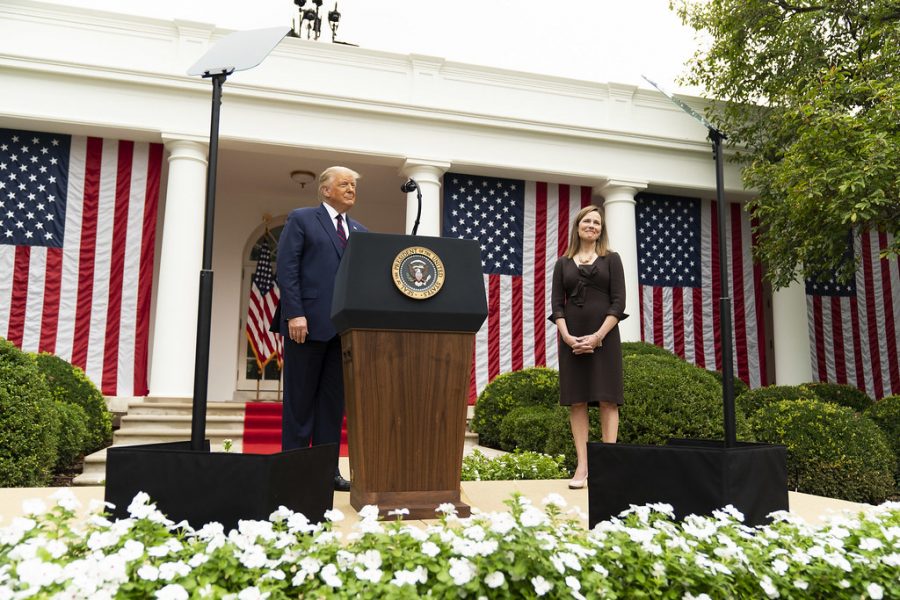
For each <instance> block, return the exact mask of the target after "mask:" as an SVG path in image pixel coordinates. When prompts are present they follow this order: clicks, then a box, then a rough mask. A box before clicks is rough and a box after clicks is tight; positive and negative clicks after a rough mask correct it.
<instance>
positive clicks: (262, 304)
mask: <svg viewBox="0 0 900 600" xmlns="http://www.w3.org/2000/svg"><path fill="white" fill-rule="evenodd" d="M276 306H278V286H277V285H275V277H274V275H273V274H272V252H271V250H270V249H269V242H268V241H263V242H262V244H261V245H260V248H259V255H258V257H257V259H256V270H255V272H254V273H253V280H252V282H251V283H250V301H249V302H248V303H247V329H246V333H247V340H249V342H250V348H252V349H253V354H254V356H256V364H257V365H258V366H259V371H260V373H262V370H263V367H265V366H266V364H267V363H268V362H269V361H270V360H272V358H277V360H278V364H279V365H280V364H281V352H280V344H281V336H280V335H278V334H276V333H273V332H271V331H269V324H270V323H271V322H272V316H273V315H274V314H275V307H276Z"/></svg>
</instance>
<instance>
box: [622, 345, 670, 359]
mask: <svg viewBox="0 0 900 600" xmlns="http://www.w3.org/2000/svg"><path fill="white" fill-rule="evenodd" d="M635 354H652V355H653V356H665V357H666V358H672V359H675V360H682V359H681V358H680V357H679V356H678V355H677V354H675V353H674V352H671V351H669V350H666V349H665V348H662V347H660V346H657V345H655V344H651V343H649V342H622V356H632V355H635Z"/></svg>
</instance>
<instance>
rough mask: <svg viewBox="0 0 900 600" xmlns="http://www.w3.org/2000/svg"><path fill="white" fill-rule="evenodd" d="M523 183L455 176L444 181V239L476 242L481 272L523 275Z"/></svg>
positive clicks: (510, 180)
mask: <svg viewBox="0 0 900 600" xmlns="http://www.w3.org/2000/svg"><path fill="white" fill-rule="evenodd" d="M524 214H525V182H523V181H520V180H515V179H500V178H497V177H474V176H454V177H453V178H452V179H450V181H449V185H447V182H446V180H445V191H444V227H443V229H444V231H443V235H444V236H445V237H455V238H459V239H464V240H478V242H479V243H480V244H481V266H482V270H483V271H484V272H485V273H487V274H489V275H519V276H521V275H522V239H523V232H524V228H525V218H524Z"/></svg>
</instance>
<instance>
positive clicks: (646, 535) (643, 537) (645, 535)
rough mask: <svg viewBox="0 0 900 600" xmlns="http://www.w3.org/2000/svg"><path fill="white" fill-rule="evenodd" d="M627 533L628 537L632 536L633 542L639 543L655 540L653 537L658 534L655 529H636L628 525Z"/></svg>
mask: <svg viewBox="0 0 900 600" xmlns="http://www.w3.org/2000/svg"><path fill="white" fill-rule="evenodd" d="M625 533H627V534H628V537H630V538H631V541H632V542H636V543H638V544H645V543H647V542H650V541H652V540H653V537H654V536H655V535H656V530H655V529H634V528H632V527H626V528H625Z"/></svg>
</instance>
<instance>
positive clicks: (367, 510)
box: [359, 504, 378, 521]
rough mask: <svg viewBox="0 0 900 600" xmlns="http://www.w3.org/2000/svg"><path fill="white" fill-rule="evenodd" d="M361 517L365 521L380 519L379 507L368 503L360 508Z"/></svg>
mask: <svg viewBox="0 0 900 600" xmlns="http://www.w3.org/2000/svg"><path fill="white" fill-rule="evenodd" d="M359 518H360V519H361V520H363V521H368V520H370V519H375V520H378V507H377V506H376V505H374V504H366V505H365V506H363V507H362V508H361V509H360V510H359Z"/></svg>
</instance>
